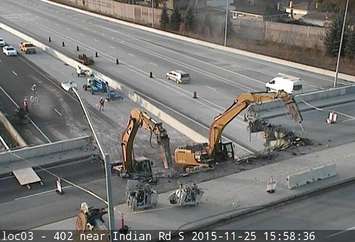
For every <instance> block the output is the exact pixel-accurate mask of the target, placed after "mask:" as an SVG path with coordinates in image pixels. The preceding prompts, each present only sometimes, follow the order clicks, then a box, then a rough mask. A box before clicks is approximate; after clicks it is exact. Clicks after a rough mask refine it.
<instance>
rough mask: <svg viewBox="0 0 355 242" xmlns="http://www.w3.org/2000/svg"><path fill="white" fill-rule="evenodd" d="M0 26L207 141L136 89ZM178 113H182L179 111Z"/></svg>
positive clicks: (3, 26) (181, 129)
mask: <svg viewBox="0 0 355 242" xmlns="http://www.w3.org/2000/svg"><path fill="white" fill-rule="evenodd" d="M0 28H2V29H4V30H6V31H8V32H10V33H12V34H14V35H16V36H18V37H19V38H21V39H24V40H26V41H29V42H32V43H33V44H34V45H36V46H37V47H38V48H40V49H42V50H43V51H45V52H47V53H48V54H50V55H52V56H54V57H55V58H58V59H60V60H61V61H63V62H64V63H66V64H67V65H69V66H72V67H73V68H77V67H78V66H80V67H81V68H82V69H84V70H90V71H92V72H93V73H95V75H97V76H98V77H99V78H101V79H103V80H104V81H107V82H108V83H109V85H110V87H112V88H115V89H119V90H120V91H121V92H122V93H124V94H125V95H126V96H127V97H128V98H129V99H130V100H132V101H133V102H135V103H137V104H138V105H139V106H141V107H142V108H144V109H146V110H147V111H149V112H150V113H152V114H153V115H155V116H157V117H159V118H160V119H161V120H162V121H163V122H164V123H166V124H168V125H170V126H172V127H174V128H175V129H177V130H178V131H179V132H181V133H182V134H184V135H185V136H187V137H189V138H190V139H191V140H193V141H194V142H197V143H204V142H207V138H206V137H204V136H202V135H201V134H199V133H198V132H196V131H194V130H192V129H191V128H189V127H188V126H186V125H184V124H183V123H182V122H180V121H178V120H177V119H175V118H173V117H172V116H171V115H169V114H167V113H165V112H164V111H162V110H161V109H159V108H158V107H157V106H155V105H153V104H152V103H151V102H149V101H148V100H147V99H146V98H144V97H143V95H142V94H139V93H138V92H137V91H135V90H133V89H131V88H129V87H127V86H125V85H123V84H121V83H120V82H118V81H116V80H113V79H112V78H110V77H108V76H106V75H104V74H102V73H100V72H98V71H96V70H94V69H92V68H90V67H87V66H85V65H82V64H81V63H79V62H78V61H76V60H74V59H72V58H70V57H68V56H66V55H64V54H62V53H60V52H59V51H57V50H55V49H53V48H51V47H49V46H47V45H45V44H43V43H41V42H39V41H37V40H36V39H34V38H32V37H30V36H28V35H26V34H24V33H21V32H20V31H18V30H16V29H14V28H12V27H10V26H7V25H6V24H3V23H0ZM180 115H183V114H181V113H180Z"/></svg>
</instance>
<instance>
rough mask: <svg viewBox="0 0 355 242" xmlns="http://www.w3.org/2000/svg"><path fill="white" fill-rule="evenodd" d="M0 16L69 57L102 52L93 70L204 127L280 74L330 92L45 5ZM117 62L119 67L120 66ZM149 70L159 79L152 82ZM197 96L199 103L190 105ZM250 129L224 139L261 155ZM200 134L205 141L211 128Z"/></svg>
mask: <svg viewBox="0 0 355 242" xmlns="http://www.w3.org/2000/svg"><path fill="white" fill-rule="evenodd" d="M0 15H1V18H0V20H1V21H3V22H5V23H7V24H9V25H11V26H13V27H15V28H17V29H19V30H20V31H23V32H25V33H28V34H30V35H31V36H33V37H35V38H37V39H39V40H41V41H43V42H47V41H48V37H49V36H50V37H51V39H52V42H51V43H50V46H52V47H54V48H56V49H59V50H60V51H62V52H64V53H66V54H67V55H70V56H72V57H76V56H77V54H78V53H86V54H87V55H89V56H94V53H95V52H98V54H99V57H98V58H95V63H96V64H95V65H94V68H96V69H98V70H100V71H102V72H104V73H105V74H108V75H110V76H112V77H113V78H115V79H117V80H118V81H120V82H123V83H125V84H127V85H129V86H131V87H133V88H134V89H136V90H138V91H140V92H142V93H144V94H146V95H147V96H149V97H151V98H154V99H155V100H157V101H159V102H160V103H161V104H162V106H168V107H171V108H172V109H174V110H177V111H178V112H180V113H182V114H184V115H186V116H187V117H188V118H191V119H193V120H194V121H197V122H200V123H203V124H204V125H206V126H209V125H210V123H211V122H212V120H213V118H214V117H215V116H216V115H218V114H219V113H221V112H223V111H224V110H225V109H226V108H227V107H229V106H230V105H231V103H233V100H234V98H235V97H236V96H237V95H238V94H240V93H242V92H250V91H262V90H264V89H265V86H264V85H265V82H267V81H269V80H270V79H271V78H273V77H274V76H275V75H277V73H280V72H281V73H285V74H289V75H294V76H297V77H301V78H303V79H304V80H305V85H304V89H305V91H309V90H314V89H319V88H326V87H329V86H331V85H332V82H333V80H332V78H331V77H326V76H321V75H318V74H314V73H310V72H306V71H303V70H298V69H295V68H290V67H285V66H281V65H277V64H273V63H269V62H267V61H263V60H257V59H253V58H249V57H245V56H241V55H236V54H231V53H228V52H223V51H219V50H214V49H211V48H206V47H202V46H199V45H196V44H192V43H187V42H184V41H180V40H176V39H172V38H169V37H163V36H160V35H157V34H154V33H149V32H145V31H142V30H137V29H134V28H130V27H127V26H122V25H120V24H117V23H112V22H109V21H106V20H101V19H98V18H95V17H91V16H87V15H85V14H79V13H77V12H74V11H71V10H67V9H63V8H60V7H56V6H53V5H50V4H47V3H44V2H41V1H27V0H19V1H16V2H14V1H10V0H3V1H1V2H0ZM63 41H64V42H65V47H62V42H63ZM77 46H79V48H80V51H79V52H77V50H76V47H77ZM116 58H119V60H120V63H121V64H120V65H116V64H115V60H116ZM174 69H182V70H185V71H187V72H189V73H190V74H191V77H192V80H191V83H190V84H187V85H176V84H175V83H173V82H171V81H167V80H166V79H165V73H166V72H168V71H170V70H174ZM150 71H152V72H153V75H154V78H149V77H148V76H149V74H148V73H149V72H150ZM340 83H344V81H340ZM194 91H197V93H198V96H199V98H198V99H192V96H193V92H194ZM190 122H191V121H190ZM188 125H189V124H188ZM245 128H246V125H245V124H244V123H242V122H240V120H238V119H236V120H234V121H233V122H231V123H230V124H229V125H228V127H226V129H225V132H224V133H225V134H228V137H230V138H232V139H233V141H236V140H238V143H241V144H243V145H244V146H246V147H248V148H249V149H251V150H254V148H253V147H259V148H261V149H263V144H262V143H258V142H254V143H250V142H249V139H248V137H249V134H248V132H247V131H246V129H245ZM197 131H200V132H201V133H203V134H207V130H206V129H203V130H197Z"/></svg>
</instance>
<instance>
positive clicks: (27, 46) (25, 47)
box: [20, 42, 36, 54]
mask: <svg viewBox="0 0 355 242" xmlns="http://www.w3.org/2000/svg"><path fill="white" fill-rule="evenodd" d="M20 50H21V51H22V52H24V53H25V54H35V53H36V47H35V46H34V45H33V44H32V43H30V42H21V43H20Z"/></svg>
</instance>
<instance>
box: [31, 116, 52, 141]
mask: <svg viewBox="0 0 355 242" xmlns="http://www.w3.org/2000/svg"><path fill="white" fill-rule="evenodd" d="M27 118H28V120H30V122H31V123H32V125H33V126H35V128H36V129H37V130H38V132H40V133H41V135H42V136H43V137H44V138H45V139H46V140H47V141H48V143H52V141H51V140H50V139H49V138H48V136H47V135H46V134H45V133H43V131H42V130H41V129H40V128H39V127H38V126H37V124H35V122H33V120H32V119H31V118H29V117H27Z"/></svg>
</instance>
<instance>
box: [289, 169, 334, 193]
mask: <svg viewBox="0 0 355 242" xmlns="http://www.w3.org/2000/svg"><path fill="white" fill-rule="evenodd" d="M336 174H337V173H336V164H328V165H322V166H318V167H314V168H310V169H307V170H304V171H301V172H298V173H295V174H292V175H289V176H287V178H286V179H287V185H288V188H289V189H295V188H298V187H301V186H304V185H307V184H310V183H314V182H316V181H320V180H323V179H326V178H330V177H333V176H336Z"/></svg>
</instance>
